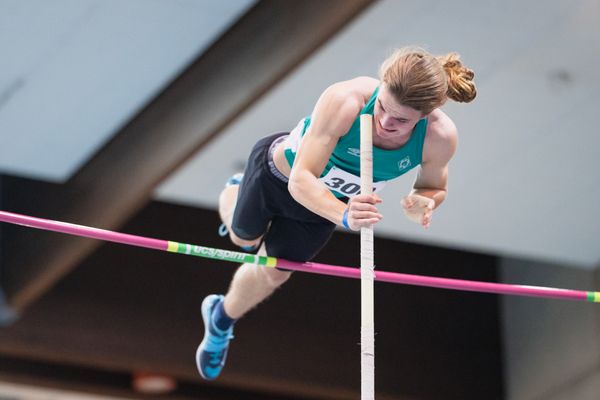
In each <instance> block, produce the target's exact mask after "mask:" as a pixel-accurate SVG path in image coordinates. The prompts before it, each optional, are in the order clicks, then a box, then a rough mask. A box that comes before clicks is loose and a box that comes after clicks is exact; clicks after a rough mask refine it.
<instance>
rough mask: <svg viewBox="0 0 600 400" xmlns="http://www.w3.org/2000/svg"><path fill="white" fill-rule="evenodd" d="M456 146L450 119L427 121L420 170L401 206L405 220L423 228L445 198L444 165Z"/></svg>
mask: <svg viewBox="0 0 600 400" xmlns="http://www.w3.org/2000/svg"><path fill="white" fill-rule="evenodd" d="M437 111H439V110H437ZM440 113H441V111H440ZM457 142H458V135H457V132H456V126H455V125H454V123H453V122H452V120H451V119H450V118H448V117H447V116H446V115H445V114H443V113H442V114H441V115H437V116H436V117H435V118H431V119H430V124H429V126H428V128H427V135H426V139H425V143H424V147H423V161H422V163H421V168H420V169H419V172H418V175H417V179H416V180H415V183H414V185H413V190H412V191H411V192H410V194H409V195H408V196H406V197H404V198H403V199H402V202H401V204H402V207H403V209H404V213H405V214H406V216H407V217H408V218H409V219H410V220H411V221H414V222H416V223H418V224H420V225H422V226H423V227H425V228H427V227H429V224H430V223H431V216H432V215H433V210H434V209H436V208H437V207H438V206H439V205H440V204H441V203H442V202H443V201H444V200H445V198H446V193H447V188H448V163H449V162H450V159H451V158H452V156H453V155H454V152H455V151H456V146H457Z"/></svg>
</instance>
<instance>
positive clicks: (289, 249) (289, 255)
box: [265, 217, 335, 262]
mask: <svg viewBox="0 0 600 400" xmlns="http://www.w3.org/2000/svg"><path fill="white" fill-rule="evenodd" d="M334 230H335V224H333V223H331V222H329V221H327V220H323V222H304V221H298V220H294V219H289V218H283V217H275V218H274V219H273V220H272V221H271V227H270V228H269V232H268V233H267V235H266V237H265V244H266V249H267V254H268V255H269V256H272V257H278V258H283V259H286V260H290V261H298V262H305V261H310V260H312V259H313V258H314V257H315V256H316V255H317V254H318V253H319V251H320V250H321V249H322V248H323V247H324V246H325V244H327V242H328V241H329V239H330V238H331V235H332V234H333V231H334Z"/></svg>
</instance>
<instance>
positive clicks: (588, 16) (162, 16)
mask: <svg viewBox="0 0 600 400" xmlns="http://www.w3.org/2000/svg"><path fill="white" fill-rule="evenodd" d="M252 4H253V2H252V1H241V0H236V1H234V0H227V1H220V2H209V1H192V0H188V1H183V0H178V1H153V2H146V1H137V0H130V1H127V2H122V1H100V0H96V1H93V0H86V1H65V0H62V1H54V2H51V3H49V2H43V1H28V2H22V1H6V0H5V1H3V2H2V5H1V7H2V12H0V48H1V49H2V51H3V54H4V56H3V62H2V71H3V73H2V74H0V135H1V136H0V140H1V142H2V143H3V145H2V147H0V170H1V171H3V172H6V173H11V174H16V175H22V176H29V177H35V178H38V179H45V180H50V181H54V182H64V181H66V180H67V179H68V178H69V177H70V176H72V175H73V174H74V173H76V171H77V170H78V169H79V168H80V167H81V166H82V165H84V164H85V163H86V161H87V160H89V158H90V157H91V156H92V155H93V154H94V153H95V152H96V151H98V149H99V148H101V147H102V146H103V145H104V144H105V143H106V142H107V141H108V140H110V138H111V137H112V136H113V135H114V134H115V133H116V132H118V131H119V130H120V129H121V128H122V127H123V126H124V125H125V124H126V123H127V122H128V121H129V120H130V119H131V118H132V117H133V116H134V115H135V114H136V113H137V112H138V111H139V110H140V109H142V108H143V107H144V106H145V105H146V104H147V103H148V102H149V101H150V100H151V99H152V98H153V97H154V96H155V95H157V94H158V93H160V91H161V90H162V89H163V88H164V87H165V86H167V85H168V84H169V83H170V82H171V81H172V80H173V79H174V78H175V77H176V76H177V75H178V74H179V73H180V72H181V71H182V70H183V69H184V68H185V67H186V66H187V65H189V63H190V62H191V61H193V60H194V59H195V58H196V57H197V56H198V55H199V54H201V53H202V52H203V50H204V49H206V48H207V47H208V46H209V45H210V44H211V43H212V42H213V41H214V40H215V39H216V38H217V37H218V36H219V34H221V33H222V32H223V31H225V30H226V29H227V27H228V26H230V25H231V24H232V23H233V22H234V21H235V20H236V18H238V17H239V16H240V15H241V14H242V13H243V12H244V11H245V10H247V9H248V8H249V7H250V6H251V5H252ZM599 18H600V4H598V3H597V2H596V1H593V0H578V1H572V2H567V3H565V2H562V1H560V0H552V1H548V2H545V3H544V6H543V7H540V4H539V2H535V1H532V0H530V1H524V2H523V1H516V0H511V1H507V2H502V3H498V2H494V1H481V2H467V1H466V0H461V1H459V2H437V1H403V2H398V1H394V0H385V1H379V2H377V3H376V4H374V5H373V6H371V7H370V8H368V9H367V11H365V12H364V13H363V14H362V15H360V16H359V17H357V18H356V19H355V20H354V21H353V22H352V23H351V24H349V25H348V27H347V28H346V29H344V30H343V31H342V32H341V33H340V34H338V35H337V36H336V37H335V38H334V39H332V40H330V41H329V42H328V43H327V44H326V45H324V46H323V47H322V48H321V49H320V50H319V51H318V52H316V53H315V54H314V55H312V56H311V57H309V58H307V59H306V60H305V62H304V63H303V64H302V65H300V67H298V68H297V69H296V70H295V71H293V72H292V73H291V74H290V75H289V76H288V77H287V78H286V79H284V80H283V81H281V82H280V83H279V84H278V85H277V86H276V87H274V88H273V89H272V90H270V91H269V92H268V93H267V94H266V95H264V96H263V97H262V98H261V99H260V100H259V101H257V102H255V103H254V104H253V105H252V106H251V107H250V108H249V109H248V110H247V111H246V112H244V113H242V114H240V115H239V117H238V118H237V119H235V120H234V121H233V122H232V123H231V124H229V126H228V127H227V128H226V129H225V130H224V131H223V132H222V133H221V134H220V135H219V136H218V137H216V138H215V139H213V140H212V141H211V142H210V143H209V144H208V145H206V146H204V147H203V148H202V149H201V151H199V152H198V154H197V155H196V156H195V157H193V158H192V159H191V160H189V162H188V163H187V164H186V165H184V166H183V167H182V168H180V169H179V170H178V171H176V172H175V173H174V174H172V176H170V177H169V178H168V179H166V180H165V181H164V183H163V184H162V185H161V186H160V187H158V188H157V190H156V198H157V199H160V200H165V201H169V202H175V203H182V204H188V205H197V206H201V207H208V208H216V199H217V196H218V193H219V191H220V189H221V187H222V185H223V182H224V181H225V180H226V178H227V177H228V176H229V175H230V174H231V173H233V172H235V171H237V170H239V169H241V168H242V167H243V164H244V160H245V157H246V155H247V152H248V151H249V149H250V147H251V145H252V144H253V142H254V141H255V140H256V139H258V138H260V137H261V136H263V135H266V134H269V133H271V132H275V131H284V130H289V129H290V128H292V127H293V126H294V125H295V123H296V122H297V121H298V120H299V119H300V118H302V117H303V116H305V115H307V114H309V113H310V112H311V108H312V106H313V104H314V101H315V99H316V98H317V97H318V96H319V94H320V92H321V91H322V90H323V89H324V88H325V87H326V86H327V85H329V84H331V83H332V82H335V81H338V80H342V79H348V78H351V77H354V76H357V75H375V74H376V72H377V68H378V65H379V63H380V62H381V61H382V60H383V59H384V58H385V57H386V55H387V54H389V52H390V51H391V49H393V48H394V47H396V46H401V45H404V44H418V45H421V46H423V47H425V48H426V49H428V50H430V51H431V52H433V53H445V52H449V51H457V52H459V53H460V54H461V55H462V57H463V60H464V62H465V63H466V64H467V65H468V66H469V67H471V68H472V69H474V70H475V72H476V81H477V85H478V92H479V94H478V97H477V99H476V100H475V102H473V103H471V104H467V105H457V104H448V105H447V107H445V110H446V111H447V113H448V114H449V115H450V116H451V117H452V118H453V119H454V120H455V122H456V124H457V126H458V129H459V135H460V144H459V150H458V153H457V154H456V156H455V158H454V159H453V161H452V163H451V171H450V187H449V196H448V199H447V201H446V203H445V204H444V205H443V206H442V207H441V208H440V209H439V210H438V211H436V214H435V216H434V220H433V223H432V225H431V228H430V229H428V230H426V231H425V230H423V229H420V228H419V227H417V226H415V225H411V224H410V223H409V222H407V220H405V219H404V218H403V217H402V213H401V211H400V208H399V199H400V198H401V197H402V196H403V195H404V194H405V193H406V192H407V191H408V190H409V189H410V185H411V183H412V179H413V178H414V176H409V177H405V178H403V179H401V180H399V181H398V183H397V184H390V185H388V186H387V187H386V190H385V191H384V192H383V197H384V203H383V205H382V206H381V211H382V213H383V215H384V219H383V220H382V222H381V223H380V224H378V226H377V227H376V233H377V234H380V235H382V236H386V237H393V238H399V239H402V240H407V241H416V242H420V243H429V244H437V245H442V246H448V247H452V248H459V249H467V250H473V251H483V252H490V253H495V254H501V255H510V256H517V257H524V258H532V259H537V260H544V261H552V262H554V263H560V264H564V265H566V266H573V267H579V268H594V267H595V266H597V265H598V261H599V260H600V249H599V248H598V246H596V243H595V238H597V237H598V236H600V227H599V226H598V224H597V223H596V221H598V220H600V211H599V210H598V208H595V207H593V206H592V204H593V202H594V200H595V199H596V198H598V197H599V196H600V185H598V183H599V182H600V172H599V169H598V168H597V167H596V165H595V164H596V156H597V154H598V150H597V149H598V148H599V147H600V146H599V145H600V138H598V135H596V134H595V132H594V129H595V117H594V116H595V115H594V111H595V110H594V109H595V106H596V104H595V101H593V100H595V98H594V97H592V96H594V95H595V93H597V92H598V90H599V89H600V80H599V79H598V78H597V74H596V73H595V66H596V65H599V64H600V28H599V27H598V24H597V23H596V21H598V20H599ZM207 171H210V173H207ZM200 244H201V243H200Z"/></svg>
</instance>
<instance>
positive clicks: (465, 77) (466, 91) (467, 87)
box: [379, 47, 477, 115]
mask: <svg viewBox="0 0 600 400" xmlns="http://www.w3.org/2000/svg"><path fill="white" fill-rule="evenodd" d="M459 58H460V56H459V55H458V54H456V53H448V54H446V55H444V56H437V57H436V56H433V55H432V54H430V53H428V52H427V51H425V50H423V49H421V48H418V47H403V48H400V49H397V50H396V51H395V52H394V53H393V54H392V55H391V56H390V57H388V59H387V60H385V61H384V62H383V64H382V65H381V68H380V69H379V78H380V80H381V81H382V82H384V83H385V84H386V86H387V88H388V89H389V90H390V91H391V93H392V94H393V96H394V97H395V99H396V100H397V101H398V102H399V103H400V104H402V105H404V106H408V107H411V108H414V109H415V110H417V111H421V113H423V114H424V115H426V114H429V113H430V112H431V111H433V110H434V109H436V108H438V107H440V106H442V105H443V104H444V103H445V102H446V100H447V99H448V98H450V99H452V100H454V101H458V102H461V103H469V102H470V101H472V100H473V99H474V98H475V96H476V95H477V89H476V87H475V82H473V77H474V76H475V74H474V73H473V71H472V70H470V69H469V68H467V67H465V66H464V65H463V64H462V63H461V62H460V59H459Z"/></svg>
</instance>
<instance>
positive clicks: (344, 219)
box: [342, 208, 350, 229]
mask: <svg viewBox="0 0 600 400" xmlns="http://www.w3.org/2000/svg"><path fill="white" fill-rule="evenodd" d="M342 225H344V228H346V229H350V225H348V209H347V208H346V209H345V210H344V215H343V216H342Z"/></svg>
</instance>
